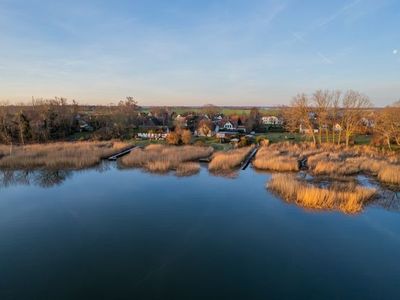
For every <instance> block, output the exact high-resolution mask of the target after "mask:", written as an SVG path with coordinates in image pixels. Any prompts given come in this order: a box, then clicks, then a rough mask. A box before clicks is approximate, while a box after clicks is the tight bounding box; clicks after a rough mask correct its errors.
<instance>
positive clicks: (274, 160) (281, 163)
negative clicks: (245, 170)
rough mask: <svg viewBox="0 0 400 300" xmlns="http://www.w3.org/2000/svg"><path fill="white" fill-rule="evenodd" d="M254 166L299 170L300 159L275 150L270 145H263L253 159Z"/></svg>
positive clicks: (268, 168) (273, 169)
mask: <svg viewBox="0 0 400 300" xmlns="http://www.w3.org/2000/svg"><path fill="white" fill-rule="evenodd" d="M253 166H254V167H255V168H257V169H260V170H272V171H298V170H299V164H298V159H297V158H295V157H292V156H289V155H285V154H281V152H279V151H273V150H272V149H271V148H269V147H261V149H260V150H259V151H258V152H257V155H256V158H255V160H254V161H253Z"/></svg>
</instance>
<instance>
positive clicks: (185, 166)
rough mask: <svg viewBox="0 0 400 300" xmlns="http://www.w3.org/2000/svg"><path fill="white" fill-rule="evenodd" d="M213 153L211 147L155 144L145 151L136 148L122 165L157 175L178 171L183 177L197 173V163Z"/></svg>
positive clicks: (124, 159)
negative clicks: (142, 169)
mask: <svg viewBox="0 0 400 300" xmlns="http://www.w3.org/2000/svg"><path fill="white" fill-rule="evenodd" d="M212 153H213V149H212V148H211V147H196V146H165V145H158V144H153V145H149V146H147V147H146V148H144V149H141V148H135V149H134V150H133V151H131V153H130V154H128V155H126V156H124V157H122V159H121V160H120V164H121V166H122V167H137V168H144V169H145V170H147V171H150V172H155V173H166V172H168V171H170V170H176V171H177V175H179V176H183V175H191V174H194V173H197V172H198V171H199V170H200V166H199V165H198V163H197V164H196V163H195V161H198V160H199V159H200V158H206V157H209V156H210V155H211V154H212ZM189 162H193V163H190V164H189Z"/></svg>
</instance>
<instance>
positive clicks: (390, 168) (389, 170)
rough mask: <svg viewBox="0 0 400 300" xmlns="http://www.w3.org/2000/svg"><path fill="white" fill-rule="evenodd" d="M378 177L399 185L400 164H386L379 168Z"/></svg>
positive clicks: (383, 180)
mask: <svg viewBox="0 0 400 300" xmlns="http://www.w3.org/2000/svg"><path fill="white" fill-rule="evenodd" d="M378 179H379V180H380V181H382V182H385V183H390V184H397V185H400V165H389V164H386V165H385V166H383V167H382V168H381V169H380V170H379V172H378Z"/></svg>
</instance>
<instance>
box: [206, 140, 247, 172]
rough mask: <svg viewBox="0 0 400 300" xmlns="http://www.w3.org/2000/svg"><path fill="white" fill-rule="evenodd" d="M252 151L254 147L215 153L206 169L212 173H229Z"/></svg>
mask: <svg viewBox="0 0 400 300" xmlns="http://www.w3.org/2000/svg"><path fill="white" fill-rule="evenodd" d="M253 149H254V145H251V146H248V147H243V148H238V149H234V150H230V151H226V152H222V151H221V152H217V153H215V154H214V156H213V157H212V159H211V161H210V163H209V164H208V169H209V170H210V171H212V172H230V171H231V170H233V169H235V168H237V167H239V166H240V165H241V163H242V162H243V161H244V159H245V158H246V156H247V155H249V154H250V152H251V151H252V150H253Z"/></svg>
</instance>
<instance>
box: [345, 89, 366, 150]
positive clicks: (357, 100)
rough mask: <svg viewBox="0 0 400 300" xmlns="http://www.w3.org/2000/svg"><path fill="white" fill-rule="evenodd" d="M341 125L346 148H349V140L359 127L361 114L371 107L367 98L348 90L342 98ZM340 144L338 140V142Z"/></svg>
mask: <svg viewBox="0 0 400 300" xmlns="http://www.w3.org/2000/svg"><path fill="white" fill-rule="evenodd" d="M342 106H343V107H342V109H343V111H342V124H343V127H342V129H343V131H344V134H345V142H346V147H348V146H349V143H350V138H351V137H352V136H353V135H354V133H355V132H356V129H357V127H358V126H359V125H360V123H361V121H362V118H363V114H364V112H365V110H366V109H367V108H370V107H371V106H372V104H371V101H370V100H369V98H368V97H367V96H365V95H363V94H361V93H359V92H356V91H353V90H349V91H347V92H346V94H345V95H344V97H343V103H342ZM338 142H339V143H340V139H339V141H338Z"/></svg>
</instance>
